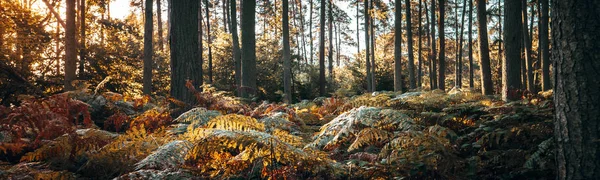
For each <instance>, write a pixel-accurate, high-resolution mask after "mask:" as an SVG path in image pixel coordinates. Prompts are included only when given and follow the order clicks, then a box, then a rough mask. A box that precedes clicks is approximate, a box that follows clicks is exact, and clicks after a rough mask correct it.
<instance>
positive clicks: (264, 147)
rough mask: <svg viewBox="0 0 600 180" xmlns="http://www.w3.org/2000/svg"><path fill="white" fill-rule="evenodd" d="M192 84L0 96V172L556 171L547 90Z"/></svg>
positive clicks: (443, 175) (414, 174)
mask: <svg viewBox="0 0 600 180" xmlns="http://www.w3.org/2000/svg"><path fill="white" fill-rule="evenodd" d="M191 90H192V91H193V92H194V93H195V95H196V99H197V101H198V105H197V106H195V107H194V108H190V107H189V105H187V104H185V103H184V102H180V101H177V100H174V99H170V98H164V97H147V96H146V97H129V96H126V95H122V94H117V93H111V92H104V93H100V92H98V91H99V90H98V88H97V89H95V90H92V89H80V90H76V91H71V92H66V93H62V94H57V95H53V96H50V97H46V98H32V97H27V96H22V97H21V103H20V105H18V106H13V107H3V106H0V179H112V178H117V179H205V178H216V179H284V178H286V179H390V178H394V179H396V178H398V179H403V178H408V179H553V178H554V176H555V175H554V169H553V168H554V155H553V154H552V153H553V151H552V149H553V146H554V145H553V143H554V142H553V140H552V136H553V106H554V105H553V102H552V92H551V91H550V92H542V93H539V94H533V95H532V94H528V95H524V96H523V99H522V100H520V101H514V102H510V103H504V102H502V101H500V100H499V99H498V98H497V97H495V96H483V95H481V94H480V93H479V92H474V91H471V90H464V89H463V90H452V91H450V92H448V93H445V92H442V91H438V90H436V91H417V92H408V93H404V94H399V93H393V92H376V93H372V94H363V95H360V96H354V97H340V98H317V99H315V100H312V101H310V100H305V101H302V102H300V103H296V104H291V105H287V104H281V103H267V102H263V103H259V104H256V103H252V104H247V103H243V102H241V101H240V100H239V99H237V98H234V97H232V96H228V95H227V93H224V92H218V91H215V90H214V89H212V88H204V91H202V92H197V91H195V90H194V89H191ZM170 104H171V105H170ZM173 104H175V105H173ZM177 112H183V113H177ZM176 113H177V114H181V115H179V116H176V118H172V117H171V116H172V114H176Z"/></svg>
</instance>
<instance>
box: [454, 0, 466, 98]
mask: <svg viewBox="0 0 600 180" xmlns="http://www.w3.org/2000/svg"><path fill="white" fill-rule="evenodd" d="M466 11H467V0H463V8H462V17H461V21H460V22H461V24H460V33H459V35H460V38H459V40H458V62H457V63H456V64H457V65H456V85H455V87H458V88H462V71H463V63H462V60H463V39H464V38H463V34H464V30H465V14H466Z"/></svg>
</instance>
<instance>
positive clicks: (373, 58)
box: [369, 0, 377, 92]
mask: <svg viewBox="0 0 600 180" xmlns="http://www.w3.org/2000/svg"><path fill="white" fill-rule="evenodd" d="M369 8H370V9H371V11H373V8H374V6H373V0H371V5H370V6H369ZM370 18H371V21H370V22H371V24H370V25H371V26H369V27H370V28H371V34H370V35H371V41H370V42H371V90H373V92H375V91H377V90H376V89H377V87H376V84H377V83H376V82H375V44H377V43H376V42H377V39H375V18H374V16H370Z"/></svg>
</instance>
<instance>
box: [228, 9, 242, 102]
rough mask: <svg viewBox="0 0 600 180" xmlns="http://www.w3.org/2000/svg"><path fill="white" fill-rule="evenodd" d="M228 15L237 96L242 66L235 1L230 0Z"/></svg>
mask: <svg viewBox="0 0 600 180" xmlns="http://www.w3.org/2000/svg"><path fill="white" fill-rule="evenodd" d="M229 2H230V8H231V10H230V13H231V26H229V29H230V30H231V37H232V38H231V39H232V41H233V42H232V44H233V48H232V49H233V52H232V53H233V59H234V62H235V87H236V90H237V95H240V92H241V89H240V87H241V83H242V79H241V78H242V72H241V65H242V56H241V52H240V43H239V39H238V28H237V5H236V4H237V3H236V0H230V1H229Z"/></svg>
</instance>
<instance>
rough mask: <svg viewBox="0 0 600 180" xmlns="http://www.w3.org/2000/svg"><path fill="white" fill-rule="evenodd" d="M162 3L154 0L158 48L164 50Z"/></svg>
mask: <svg viewBox="0 0 600 180" xmlns="http://www.w3.org/2000/svg"><path fill="white" fill-rule="evenodd" d="M161 5H162V4H161V3H160V0H156V25H157V28H158V49H159V50H160V51H163V50H164V42H163V24H162V6H161Z"/></svg>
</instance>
